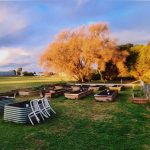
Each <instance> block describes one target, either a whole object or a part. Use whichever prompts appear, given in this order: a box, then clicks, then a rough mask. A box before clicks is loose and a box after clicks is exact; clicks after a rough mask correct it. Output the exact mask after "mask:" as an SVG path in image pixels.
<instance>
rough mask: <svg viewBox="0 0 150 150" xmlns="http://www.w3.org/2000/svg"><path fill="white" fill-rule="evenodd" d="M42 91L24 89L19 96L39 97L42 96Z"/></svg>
mask: <svg viewBox="0 0 150 150" xmlns="http://www.w3.org/2000/svg"><path fill="white" fill-rule="evenodd" d="M40 92H41V90H31V89H24V90H19V92H18V93H19V96H37V95H40Z"/></svg>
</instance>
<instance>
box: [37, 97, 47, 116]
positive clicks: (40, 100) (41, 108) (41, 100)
mask: <svg viewBox="0 0 150 150" xmlns="http://www.w3.org/2000/svg"><path fill="white" fill-rule="evenodd" d="M38 106H39V109H40V111H41V113H42V114H43V116H44V117H46V118H49V114H47V111H46V109H45V106H44V105H43V99H39V100H38Z"/></svg>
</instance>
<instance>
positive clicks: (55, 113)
mask: <svg viewBox="0 0 150 150" xmlns="http://www.w3.org/2000/svg"><path fill="white" fill-rule="evenodd" d="M50 110H52V112H53V113H54V114H56V112H55V111H54V109H53V108H52V107H51V106H50Z"/></svg>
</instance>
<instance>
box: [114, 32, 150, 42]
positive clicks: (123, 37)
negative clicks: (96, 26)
mask: <svg viewBox="0 0 150 150" xmlns="http://www.w3.org/2000/svg"><path fill="white" fill-rule="evenodd" d="M112 36H113V37H114V38H116V39H117V40H118V42H119V44H125V43H145V42H148V41H150V34H149V32H147V31H140V30H122V31H117V32H113V33H112Z"/></svg>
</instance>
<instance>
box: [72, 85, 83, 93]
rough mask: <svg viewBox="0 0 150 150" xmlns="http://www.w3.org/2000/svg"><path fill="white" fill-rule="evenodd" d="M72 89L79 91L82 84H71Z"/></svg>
mask: <svg viewBox="0 0 150 150" xmlns="http://www.w3.org/2000/svg"><path fill="white" fill-rule="evenodd" d="M71 89H72V91H73V92H75V91H79V90H81V86H79V85H73V86H71Z"/></svg>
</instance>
